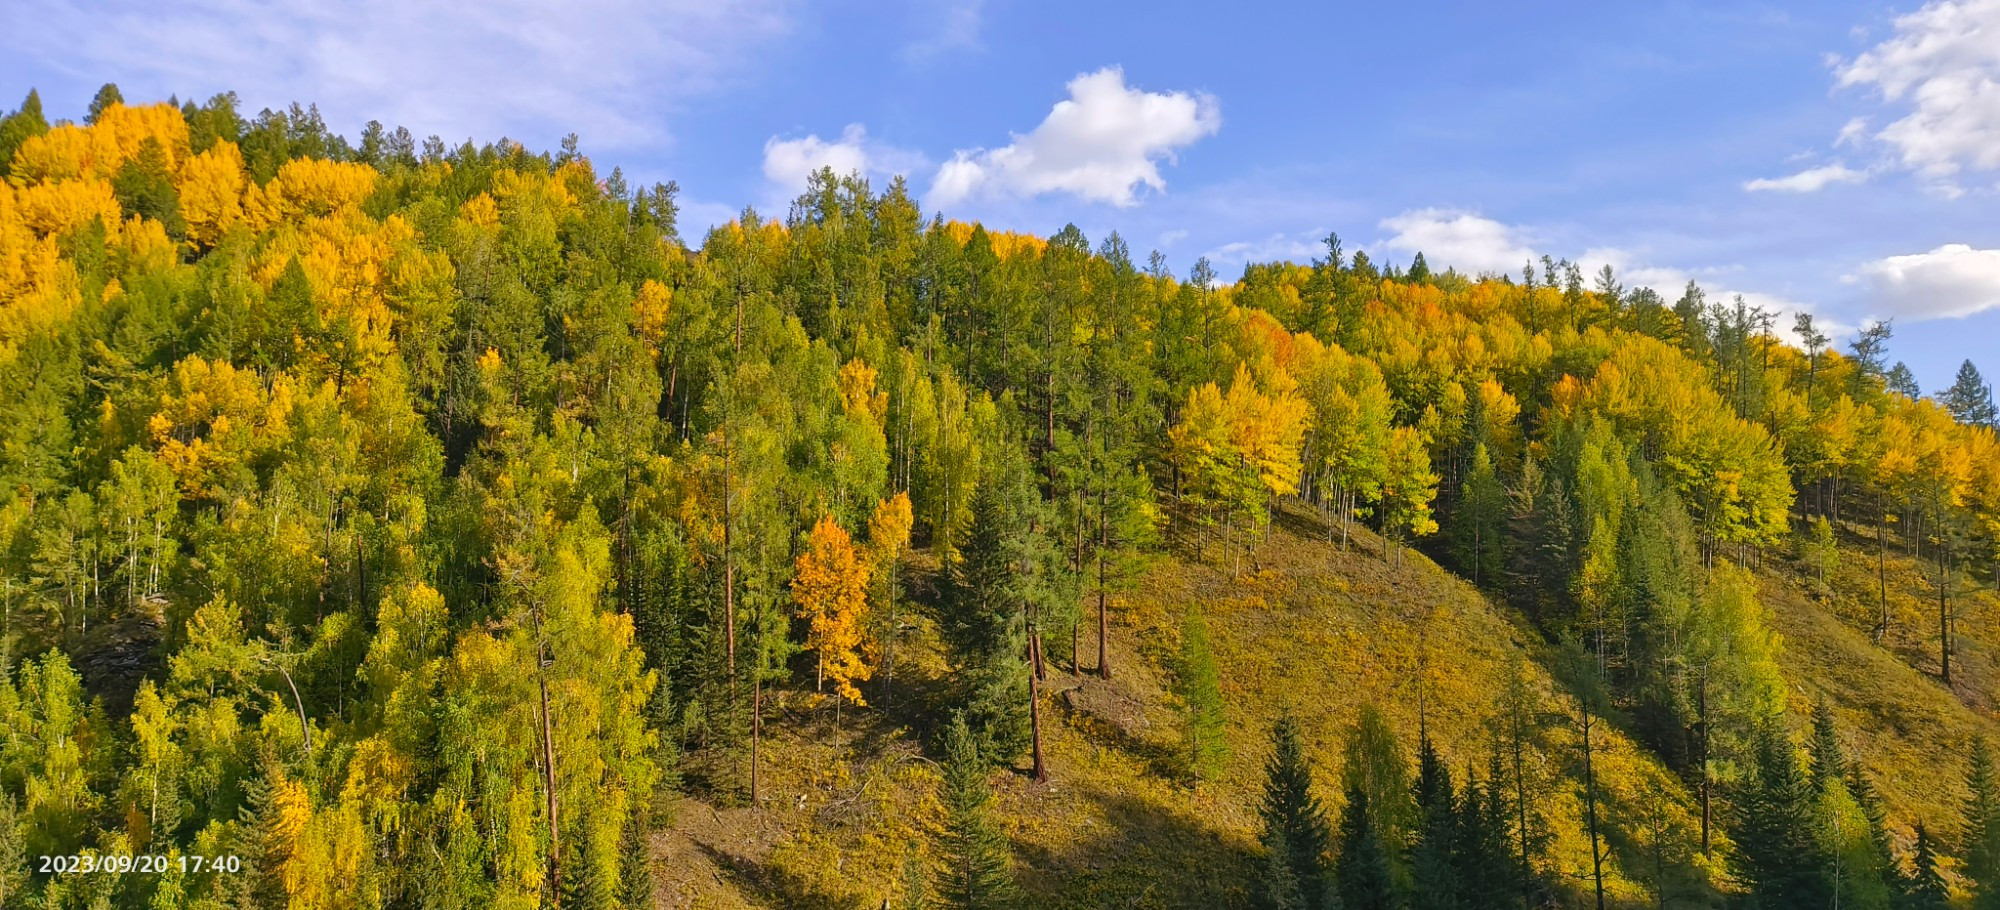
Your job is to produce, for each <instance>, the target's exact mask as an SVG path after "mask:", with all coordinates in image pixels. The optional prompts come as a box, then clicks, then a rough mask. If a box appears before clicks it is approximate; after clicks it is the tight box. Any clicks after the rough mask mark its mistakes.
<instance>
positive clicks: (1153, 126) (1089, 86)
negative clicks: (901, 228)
mask: <svg viewBox="0 0 2000 910" xmlns="http://www.w3.org/2000/svg"><path fill="white" fill-rule="evenodd" d="M1221 128H1222V112H1221V108H1220V106H1219V105H1218V104H1217V102H1216V100H1215V99H1214V98H1213V97H1211V96H1209V95H1206V94H1189V93H1186V92H1147V91H1142V90H1140V89H1138V88H1133V87H1129V86H1127V85H1126V84H1125V73H1124V71H1123V70H1121V69H1119V68H1118V67H1106V68H1105V69H1101V70H1098V71H1097V72H1094V73H1085V74H1083V75H1080V76H1077V77H1076V78H1074V79H1071V80H1070V82H1069V98H1068V100H1065V101H1059V102H1057V103H1056V105H1055V107H1054V108H1053V109H1052V110H1050V111H1049V116H1048V118H1047V119H1045V120H1043V121H1042V123H1041V125H1040V126H1037V127H1035V129H1034V130H1033V131H1031V132H1029V133H1027V134H1026V135H1021V134H1015V135H1014V136H1013V142H1011V143H1009V144H1008V145H1006V146H1003V147H1001V148H997V149H974V150H970V151H960V152H958V153H957V154H956V155H955V156H953V158H952V160H950V161H947V162H945V164H944V166H943V167H941V168H939V169H938V172H937V177H936V180H935V181H934V182H933V184H932V185H931V192H930V197H929V199H928V200H927V201H928V202H929V203H930V204H931V205H932V206H933V207H938V206H945V205H951V204H953V203H956V202H960V201H963V200H965V199H969V198H973V197H975V196H1016V197H1026V196H1039V195H1042V194H1045V193H1058V192H1060V193H1069V194H1071V195H1074V196H1077V197H1079V198H1081V199H1084V200H1087V201H1091V202H1108V203H1111V204H1112V205H1116V206H1120V207H1124V206H1131V205H1135V204H1137V202H1138V196H1137V193H1136V192H1135V190H1136V189H1137V188H1138V187H1141V186H1144V187H1147V188H1149V189H1151V190H1153V191H1154V192H1161V191H1164V190H1165V189H1166V187H1167V182H1166V180H1165V179H1164V178H1162V177H1161V176H1160V162H1161V161H1167V162H1173V161H1174V160H1175V157H1174V156H1175V152H1176V151H1177V150H1178V149H1181V148H1184V147H1186V146H1188V145H1191V144H1193V143H1195V142H1196V141H1198V140H1200V139H1202V138H1203V137H1205V136H1209V135H1211V134H1213V133H1214V132H1215V131H1216V130H1218V129H1221Z"/></svg>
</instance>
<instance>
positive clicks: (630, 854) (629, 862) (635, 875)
mask: <svg viewBox="0 0 2000 910" xmlns="http://www.w3.org/2000/svg"><path fill="white" fill-rule="evenodd" d="M647 822H648V819H647V817H646V813H645V812H643V811H634V812H632V813H630V815H629V817H628V818H627V819H626V821H625V838H624V841H625V842H624V844H623V845H621V849H620V851H619V857H618V859H619V865H618V902H619V904H620V905H621V906H623V907H624V908H625V910H647V908H650V907H652V906H653V843H652V838H651V834H650V832H651V830H652V828H651V826H650V825H649V824H648V823H647Z"/></svg>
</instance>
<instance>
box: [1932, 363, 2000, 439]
mask: <svg viewBox="0 0 2000 910" xmlns="http://www.w3.org/2000/svg"><path fill="white" fill-rule="evenodd" d="M1940 398H1941V399H1942V401H1941V402H1940V403H1942V404H1943V405H1944V409H1945V410H1947V411H1950V412H1951V416H1952V418H1953V419H1955V420H1957V421H1958V422H1959V423H1962V424H1965V425H1966V426H1969V427H1993V426H1995V425H1996V424H1995V418H1996V412H1995V410H1994V405H1993V387H1992V386H1991V385H1988V384H1987V382H1986V378H1985V377H1983V376H1981V375H1979V368H1978V367H1976V366H1973V365H1972V361H1971V360H1967V361H1965V362H1964V363H1961V364H1959V366H1958V375H1957V376H1955V377H1953V379H1952V383H1951V387H1950V388H1948V389H1945V390H1944V394H1943V395H1941V396H1940Z"/></svg>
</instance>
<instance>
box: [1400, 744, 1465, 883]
mask: <svg viewBox="0 0 2000 910" xmlns="http://www.w3.org/2000/svg"><path fill="white" fill-rule="evenodd" d="M1413 795H1414V796H1415V798H1416V803H1417V830H1416V836H1415V838H1414V839H1413V841H1412V842H1411V844H1410V872H1411V875H1412V900H1411V906H1412V908H1413V910H1451V908H1454V907H1457V906H1458V905H1459V901H1460V899H1461V895H1462V892H1461V887H1460V886H1461V882H1460V880H1459V871H1460V870H1459V865H1458V864H1459V862H1460V860H1461V859H1462V857H1461V850H1460V849H1459V847H1460V835H1461V833H1462V829H1461V826H1460V821H1461V811H1462V810H1461V807H1460V806H1459V799H1458V795H1457V793H1455V792H1454V790H1453V787H1452V782H1451V771H1450V770H1449V769H1447V768H1446V767H1445V765H1444V761H1443V759H1441V758H1439V757H1438V753H1437V747H1436V744H1435V743H1433V742H1431V738H1430V734H1429V733H1428V732H1427V731H1426V732H1424V733H1422V734H1420V735H1419V737H1418V740H1417V782H1416V785H1415V787H1414V790H1413Z"/></svg>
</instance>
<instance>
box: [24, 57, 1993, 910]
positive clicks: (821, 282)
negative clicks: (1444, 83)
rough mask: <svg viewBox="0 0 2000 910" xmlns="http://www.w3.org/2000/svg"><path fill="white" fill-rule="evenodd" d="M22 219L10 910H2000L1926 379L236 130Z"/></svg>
mask: <svg viewBox="0 0 2000 910" xmlns="http://www.w3.org/2000/svg"><path fill="white" fill-rule="evenodd" d="M0 176H4V178H5V179H4V181H0V670H4V672H0V737H4V738H3V739H0V906H5V907H9V908H11V907H16V906H20V907H46V908H51V910H54V908H77V910H84V908H90V910H96V908H114V907H115V908H167V907H183V906H186V907H202V908H225V907H227V908H251V907H291V908H300V910H305V908H312V910H322V908H370V907H425V908H432V907H435V908H473V907H489V906H490V907H495V908H502V910H509V908H532V907H572V908H631V907H653V906H673V907H740V906H750V907H808V908H812V907H827V908H846V907H855V908H861V907H869V908H872V907H877V906H884V905H887V906H896V907H903V908H910V910H923V908H998V907H1076V908H1100V907H1114V906H1115V907H1127V906H1129V907H1162V908H1164V907H1186V908H1196V907H1204V908H1205V907H1236V906H1256V907H1263V908H1270V910H1292V908H1313V910H1330V908H1333V907H1336V906H1338V907H1343V908H1346V910H1363V908H1377V907H1379V908H1388V907H1409V908H1412V910H1448V908H1465V910H1470V908H1475V907H1477V908H1484V907H1512V906H1521V907H1523V908H1527V910H1533V908H1535V907H1540V906H1565V907H1567V906H1575V907H1587V906H1588V907H1599V908H1603V907H1614V906H1630V907H1638V906H1654V907H1668V906H1676V907H1718V906H1755V907H1759V908H1767V910H1775V908H1792V907H1797V908H1808V907H1810V908H1821V907H1828V906H1838V907H1842V908H1866V907H1877V908H1883V907H1912V908H1933V907H1943V906H1946V905H1947V902H1948V901H1950V902H1953V903H1954V905H1964V906H1989V905H1991V904H1992V903H1993V902H1996V901H2000V771H1996V769H1995V767H1994V760H1993V757H1992V755H1991V753H1990V752H1989V751H1988V747H1987V745H1986V741H1987V738H1988V737H1989V736H1991V735H1993V734H1994V733H1996V732H2000V730H1996V728H1995V723H1994V718H1995V713H1994V712H1995V709H1996V707H2000V701H1996V692H2000V665H1996V664H1997V663H2000V629H1996V627H1995V622H1996V620H2000V612H1996V611H2000V597H1996V595H1995V588H1996V575H1997V574H2000V443H1996V439H1995V413H1994V406H1993V396H1992V391H1991V389H1990V387H1988V386H1987V385H1986V383H1985V381H1984V380H1983V379H1982V378H1981V377H1980V375H1979V373H1978V371H1977V369H1976V368H1975V367H1974V365H1973V364H1972V363H1970V362H1967V363H1966V364H1965V365H1964V366H1963V368H1962V369H1961V370H1960V371H1959V380H1958V382H1957V384H1956V385H1954V386H1953V387H1951V388H1950V389H1947V390H1943V391H1939V392H1936V393H1934V394H1931V395H1928V396H1925V395H1921V394H1920V393H1919V390H1918V389H1917V388H1916V386H1915V383H1914V381H1913V380H1912V379H1911V378H1910V371H1909V370H1908V369H1907V368H1905V367H1904V366H1903V365H1901V364H1898V363H1894V362H1893V358H1892V357H1891V355H1890V342H1891V341H1892V340H1893V333H1892V329H1891V326H1889V325H1887V324H1875V325H1871V326H1868V327H1865V328H1863V329H1862V330H1860V331H1859V332H1858V334H1857V335H1856V336H1855V337H1854V338H1853V339H1851V341H1848V342H1846V343H1836V342H1835V341H1834V340H1833V339H1831V338H1829V336H1828V334H1827V333H1826V332H1825V331H1822V330H1821V329H1820V328H1818V327H1816V326H1815V324H1814V322H1813V320H1812V319H1811V317H1810V316H1805V315H1801V316H1798V317H1797V320H1796V322H1795V323H1794V324H1790V325H1779V324H1777V319H1776V317H1775V316H1774V314H1772V313H1770V312H1768V311H1764V310H1761V309H1758V308H1755V307H1752V306H1750V305H1748V304H1746V303H1745V302H1744V301H1743V300H1742V299H1741V298H1737V299H1734V300H1727V301H1725V300H1711V299H1708V298H1707V297H1706V296H1705V295H1704V293H1703V291H1702V290H1701V289H1700V288H1699V287H1696V286H1695V285H1693V284H1690V285H1688V286H1687V287H1686V288H1685V289H1684V290H1682V291H1681V293H1680V296H1679V297H1678V298H1676V299H1672V300H1669V299H1666V298H1664V297H1662V296H1661V295H1660V294H1658V293H1656V292H1655V291H1653V290H1651V289H1647V288H1627V287H1623V286H1621V284H1620V281H1619V276H1618V275H1616V274H1614V273H1613V272H1612V271H1611V270H1610V269H1609V268H1607V269H1606V270H1605V271H1604V272H1602V273H1601V274H1598V275H1595V276H1589V277H1588V278H1587V277H1586V276H1585V275H1583V274H1582V271H1581V269H1580V268H1579V267H1578V266H1576V265H1574V264H1572V263H1570V262H1567V261H1559V260H1550V259H1543V260H1541V261H1538V262H1532V263H1526V264H1524V267H1523V269H1522V271H1521V272H1520V273H1519V274H1518V275H1505V276H1500V275H1481V276H1477V277H1469V276H1466V275H1463V274H1460V273H1458V272H1456V271H1451V270H1444V271H1433V269H1432V267H1431V266H1430V265H1429V264H1427V263H1426V262H1425V260H1424V258H1423V257H1422V256H1421V255H1419V256H1417V257H1416V260H1415V261H1414V262H1412V263H1410V264H1409V265H1408V266H1403V265H1400V264H1395V265H1391V264H1386V263H1376V262H1372V261H1371V260H1370V259H1369V257H1368V256H1367V255H1366V254H1365V253H1362V252H1349V251H1347V250H1345V249H1344V248H1343V246H1342V244H1341V241H1340V240H1339V238H1338V237H1336V236H1329V237H1328V238H1327V240H1326V248H1325V252H1324V254H1323V255H1322V256H1320V257H1319V258H1317V259H1315V260H1314V261H1312V262H1310V263H1305V264H1296V263H1280V264H1269V265H1256V266H1252V267H1250V268H1248V269H1247V270H1246V271H1245V272H1244V274H1243V275H1242V276H1241V277H1240V279H1238V280H1237V281H1235V282H1234V283H1229V282H1227V281H1226V280H1224V279H1222V278H1220V277H1219V276H1217V275H1216V274H1215V273H1214V271H1213V269H1212V268H1211V267H1210V265H1209V264H1208V262H1207V261H1205V260H1204V261H1198V262H1196V263H1194V264H1193V266H1192V268H1190V269H1189V270H1188V271H1187V274H1186V275H1185V276H1176V275H1175V274H1174V273H1173V271H1172V270H1171V269H1170V268H1169V266H1168V263H1167V262H1166V260H1165V258H1164V257H1162V256H1161V255H1160V254H1158V253H1153V254H1151V255H1150V256H1142V255H1140V254H1138V253H1136V252H1134V251H1133V250H1132V249H1130V248H1128V246H1127V244H1126V242H1125V241H1124V240H1123V239H1121V238H1120V237H1119V236H1118V235H1117V234H1115V233H1114V234H1111V235H1109V236H1107V237H1103V238H1099V239H1098V242H1096V243H1095V244H1093V243H1092V242H1091V241H1090V240H1089V239H1088V238H1086V237H1084V236H1083V234H1082V233H1081V232H1080V231H1079V230H1077V229H1076V228H1075V227H1073V226H1071V227H1064V228H1062V229H1061V230H1057V231H1055V232H1053V233H1052V234H1050V235H1049V236H1047V237H1040V236H1030V235H1026V234H1014V233H1005V232H997V231H989V230H987V229H986V228H984V227H982V226H980V225H977V224H967V223H964V222H959V221H953V220H950V219H949V218H948V217H947V215H946V214H939V213H925V212H923V211H921V210H920V208H919V206H918V205H917V204H916V202H915V201H914V200H913V198H912V196H911V193H910V191H909V189H908V187H906V186H905V185H904V184H903V182H902V181H901V180H898V181H896V182H894V183H892V184H891V185H889V186H888V187H886V188H881V189H880V192H877V189H878V188H873V187H870V186H869V185H868V184H867V183H866V182H865V181H863V180H861V179H860V178H859V177H856V176H841V175H838V174H834V173H832V172H830V171H827V172H822V173H821V174H820V175H818V176H816V177H815V178H814V179H813V180H812V182H811V183H810V185H809V187H808V189H807V191H806V193H805V194H804V195H802V196H800V197H799V198H798V199H797V201H795V202H794V203H793V204H792V205H791V207H790V210H789V211H787V212H785V213H783V216H782V217H779V218H773V217H771V215H770V214H769V213H759V212H756V211H752V210H747V209H746V210H745V211H744V212H743V213H742V215H741V216H740V217H739V218H738V219H736V220H735V221H733V222H731V223H729V224H727V225H725V226H722V227H719V228H716V229H714V230H712V231H710V232H709V233H708V234H707V236H705V237H699V238H695V237H683V236H682V235H681V233H680V231H679V229H678V227H679V226H678V224H677V207H676V198H677V192H678V190H677V187H676V186H675V185H674V184H671V183H668V184H661V185H654V186H650V187H634V186H631V185H628V183H627V181H626V180H625V179H624V177H623V176H622V174H621V173H620V172H619V171H618V170H617V169H616V168H607V167H606V165H605V164H603V163H600V162H593V161H591V160H590V159H588V158H586V157H584V156H583V155H582V154H581V153H580V152H579V150H578V148H577V146H576V143H575V141H574V140H573V139H572V140H571V141H567V142H565V143H564V145H563V148H562V149H561V150H560V151H559V152H557V153H554V154H541V153H533V152H530V151H528V150H526V149H524V148H523V147H522V146H521V145H519V144H518V143H513V142H510V141H507V140H501V141H498V142H495V143H492V144H489V145H485V146H475V145H473V144H471V143H469V142H468V143H466V144H465V145H462V146H459V147H457V148H450V147H447V146H446V145H445V144H444V143H443V142H441V141H439V140H437V139H436V138H432V139H429V140H427V141H424V142H421V143H419V142H417V141H415V140H414V139H413V137H412V136H411V135H410V134H409V133H408V132H407V131H404V130H400V129H397V130H386V129H384V128H383V127H382V126H381V125H380V124H375V123H371V124H369V126H368V128H367V129H366V130H365V131H364V132H363V133H362V134H361V136H360V139H359V141H358V143H351V142H349V141H347V140H346V139H343V138H342V137H340V136H339V135H336V134H334V133H332V132H330V131H329V130H328V128H327V127H326V125H325V124H324V123H323V122H321V120H320V118H319V115H318V113H317V112H316V111H314V110H312V109H309V108H300V107H298V106H294V107H292V108H290V109H289V110H287V111H280V112H274V111H265V112H263V113H262V114H260V115H257V116H255V117H246V116H244V115H243V114H241V113H240V112H238V111H237V109H236V101H235V98H234V96H231V95H223V96H218V97H216V98H214V99H211V100H210V101H208V102H207V103H205V104H195V103H187V104H177V103H165V104H147V105H127V104H125V103H123V101H122V99H121V98H120V97H119V95H118V93H117V90H116V88H115V87H112V86H106V88H105V90H104V91H103V92H101V93H100V94H99V96H98V98H97V100H96V102H94V103H93V104H92V105H91V107H90V110H89V112H88V114H87V116H85V117H83V118H82V120H81V122H78V123H67V122H55V121H52V120H51V119H50V117H49V116H48V114H46V113H45V112H44V111H43V110H42V108H41V103H40V101H39V99H38V97H37V96H36V95H34V94H32V93H31V94H30V95H29V96H28V97H27V99H26V101H25V102H24V103H23V104H22V106H21V107H20V109H18V110H16V111H14V112H13V113H12V114H10V115H9V116H7V117H6V118H5V119H4V120H0ZM1968 902H1970V903H1968Z"/></svg>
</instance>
